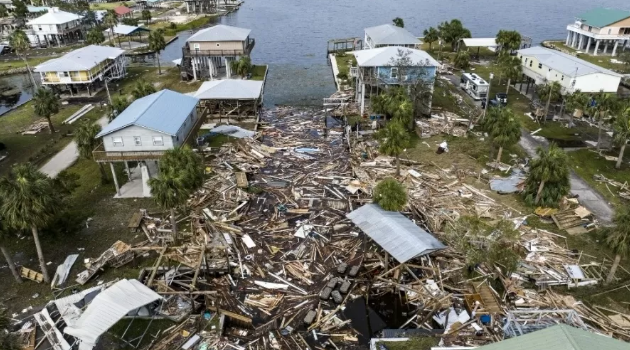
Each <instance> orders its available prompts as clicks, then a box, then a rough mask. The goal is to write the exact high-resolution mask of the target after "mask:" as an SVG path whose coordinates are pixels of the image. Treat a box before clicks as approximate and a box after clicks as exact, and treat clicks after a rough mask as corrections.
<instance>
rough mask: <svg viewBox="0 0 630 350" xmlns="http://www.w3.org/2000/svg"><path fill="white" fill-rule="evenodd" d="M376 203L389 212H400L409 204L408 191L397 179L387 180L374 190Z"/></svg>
mask: <svg viewBox="0 0 630 350" xmlns="http://www.w3.org/2000/svg"><path fill="white" fill-rule="evenodd" d="M373 198H374V202H376V203H377V204H378V205H380V206H381V208H383V209H385V210H388V211H400V210H402V209H403V207H404V206H405V204H406V203H407V190H406V189H405V186H403V185H402V184H401V183H400V182H398V181H396V179H392V178H387V179H385V180H383V181H381V182H379V183H378V184H377V185H376V187H375V188H374V196H373Z"/></svg>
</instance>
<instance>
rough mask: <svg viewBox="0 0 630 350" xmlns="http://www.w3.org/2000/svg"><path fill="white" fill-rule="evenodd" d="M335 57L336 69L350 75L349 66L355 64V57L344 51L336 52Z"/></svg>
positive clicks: (340, 72) (354, 65)
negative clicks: (342, 52) (341, 52)
mask: <svg viewBox="0 0 630 350" xmlns="http://www.w3.org/2000/svg"><path fill="white" fill-rule="evenodd" d="M335 58H336V60H337V69H339V74H346V75H347V76H349V75H350V67H356V66H357V59H356V58H355V57H354V55H353V54H350V53H344V54H336V55H335Z"/></svg>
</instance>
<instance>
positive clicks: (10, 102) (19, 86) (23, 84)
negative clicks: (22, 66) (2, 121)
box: [0, 74, 33, 116]
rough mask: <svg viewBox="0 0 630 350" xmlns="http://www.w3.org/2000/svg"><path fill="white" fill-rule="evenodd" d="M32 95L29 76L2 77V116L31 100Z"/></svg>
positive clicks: (0, 78)
mask: <svg viewBox="0 0 630 350" xmlns="http://www.w3.org/2000/svg"><path fill="white" fill-rule="evenodd" d="M32 93H33V91H32V87H31V84H30V83H29V78H28V75H26V74H16V75H8V76H4V77H0V116H2V115H3V114H5V113H7V112H8V111H10V110H11V109H13V108H15V107H17V106H19V105H21V104H22V103H25V102H27V101H28V100H30V99H31V98H32V96H33V95H32Z"/></svg>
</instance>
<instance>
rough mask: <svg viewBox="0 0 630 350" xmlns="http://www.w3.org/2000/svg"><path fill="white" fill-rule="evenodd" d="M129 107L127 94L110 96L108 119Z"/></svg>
mask: <svg viewBox="0 0 630 350" xmlns="http://www.w3.org/2000/svg"><path fill="white" fill-rule="evenodd" d="M127 107H129V100H128V99H127V96H116V97H114V98H112V104H111V105H110V106H109V121H110V122H111V121H112V120H114V119H115V118H116V117H117V116H118V115H120V113H122V112H123V111H124V110H125V109H127Z"/></svg>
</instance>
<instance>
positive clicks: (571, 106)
mask: <svg viewBox="0 0 630 350" xmlns="http://www.w3.org/2000/svg"><path fill="white" fill-rule="evenodd" d="M566 101H567V103H566V104H567V110H568V111H569V112H570V114H569V118H570V119H569V127H573V117H574V116H575V115H576V114H578V115H579V117H581V116H582V115H583V113H584V110H585V109H586V108H587V106H588V102H589V97H588V95H586V94H585V93H583V92H582V91H580V90H579V89H577V90H575V91H573V93H572V94H570V95H569V96H567V98H566Z"/></svg>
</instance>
